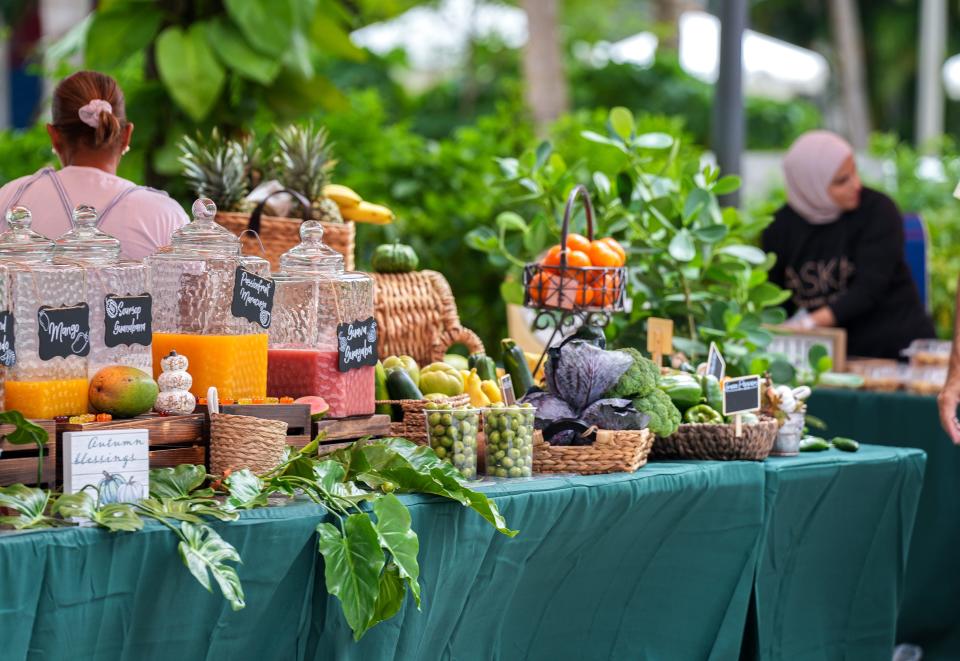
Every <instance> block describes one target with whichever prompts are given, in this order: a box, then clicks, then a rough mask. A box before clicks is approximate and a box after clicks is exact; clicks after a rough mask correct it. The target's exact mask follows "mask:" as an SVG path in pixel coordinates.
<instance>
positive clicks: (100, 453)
mask: <svg viewBox="0 0 960 661" xmlns="http://www.w3.org/2000/svg"><path fill="white" fill-rule="evenodd" d="M149 438H150V433H149V432H148V431H147V430H146V429H99V430H96V431H68V432H64V433H63V456H64V461H63V491H64V493H78V492H80V491H82V490H83V489H84V488H87V487H94V488H95V489H96V490H97V492H98V493H99V494H100V496H99V497H100V504H101V505H106V504H108V503H133V502H136V501H138V500H140V499H142V498H146V497H147V494H148V480H149V470H150V455H149V449H150V448H149ZM90 495H91V496H92V495H94V494H93V493H91V494H90Z"/></svg>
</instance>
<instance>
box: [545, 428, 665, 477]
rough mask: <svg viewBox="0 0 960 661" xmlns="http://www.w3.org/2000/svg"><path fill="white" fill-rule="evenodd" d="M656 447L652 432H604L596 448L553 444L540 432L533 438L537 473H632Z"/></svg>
mask: <svg viewBox="0 0 960 661" xmlns="http://www.w3.org/2000/svg"><path fill="white" fill-rule="evenodd" d="M651 446H653V434H651V433H650V432H649V430H646V429H641V430H639V431H608V430H604V429H601V430H600V431H598V432H597V438H596V440H595V441H594V442H593V444H592V445H550V444H549V443H548V442H546V441H545V440H543V434H542V433H541V432H540V431H536V432H534V435H533V470H534V472H536V473H580V474H581V475H595V474H598V473H632V472H633V471H635V470H637V469H638V468H640V467H641V466H643V465H644V464H646V463H647V456H648V455H649V454H650V448H651Z"/></svg>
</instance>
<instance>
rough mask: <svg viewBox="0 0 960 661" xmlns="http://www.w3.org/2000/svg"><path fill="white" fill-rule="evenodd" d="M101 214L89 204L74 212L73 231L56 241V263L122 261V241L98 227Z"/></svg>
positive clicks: (54, 255)
mask: <svg viewBox="0 0 960 661" xmlns="http://www.w3.org/2000/svg"><path fill="white" fill-rule="evenodd" d="M99 219H100V214H99V213H98V212H97V210H96V209H94V208H93V207H92V206H90V205H88V204H81V205H78V206H77V208H76V209H74V210H73V229H71V230H70V231H69V232H67V233H66V234H64V235H63V236H61V237H60V238H58V239H57V240H56V245H55V246H54V249H53V258H54V260H55V261H78V262H103V263H106V262H116V261H118V260H119V259H120V239H117V238H116V237H112V236H110V235H109V234H107V233H106V232H101V231H100V228H99V227H97V221H98V220H99Z"/></svg>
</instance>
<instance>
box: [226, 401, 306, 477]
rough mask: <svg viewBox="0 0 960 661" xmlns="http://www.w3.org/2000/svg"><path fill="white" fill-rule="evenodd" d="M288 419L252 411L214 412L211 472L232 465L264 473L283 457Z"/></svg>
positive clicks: (232, 467)
mask: <svg viewBox="0 0 960 661" xmlns="http://www.w3.org/2000/svg"><path fill="white" fill-rule="evenodd" d="M286 444H287V423H286V422H281V421H279V420H265V419H263V418H254V417H252V416H248V415H227V414H224V413H214V414H213V415H211V416H210V472H211V473H214V474H216V475H223V473H224V471H225V470H227V469H228V468H229V469H231V470H239V469H241V468H249V469H250V470H251V471H253V472H254V473H263V472H266V471H268V470H270V469H271V468H275V467H276V466H278V465H279V464H280V461H281V460H282V459H283V451H284V448H285V447H286Z"/></svg>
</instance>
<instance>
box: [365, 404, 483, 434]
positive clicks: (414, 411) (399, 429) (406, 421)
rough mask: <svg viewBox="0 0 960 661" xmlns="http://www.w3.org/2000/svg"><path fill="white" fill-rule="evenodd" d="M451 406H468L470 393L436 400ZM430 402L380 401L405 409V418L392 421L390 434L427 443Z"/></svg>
mask: <svg viewBox="0 0 960 661" xmlns="http://www.w3.org/2000/svg"><path fill="white" fill-rule="evenodd" d="M436 402H437V403H440V404H443V405H444V406H447V407H450V408H456V407H460V406H466V405H467V404H469V403H470V395H457V396H456V397H447V398H446V399H442V400H436ZM428 403H429V402H427V400H423V399H397V400H386V401H378V402H377V404H390V405H393V406H399V407H400V408H401V409H402V410H403V420H401V421H400V422H391V423H390V435H391V436H402V437H404V438H406V439H408V440H410V441H413V442H414V443H416V444H417V445H427V444H428V441H427V414H426V406H427V404H428Z"/></svg>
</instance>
